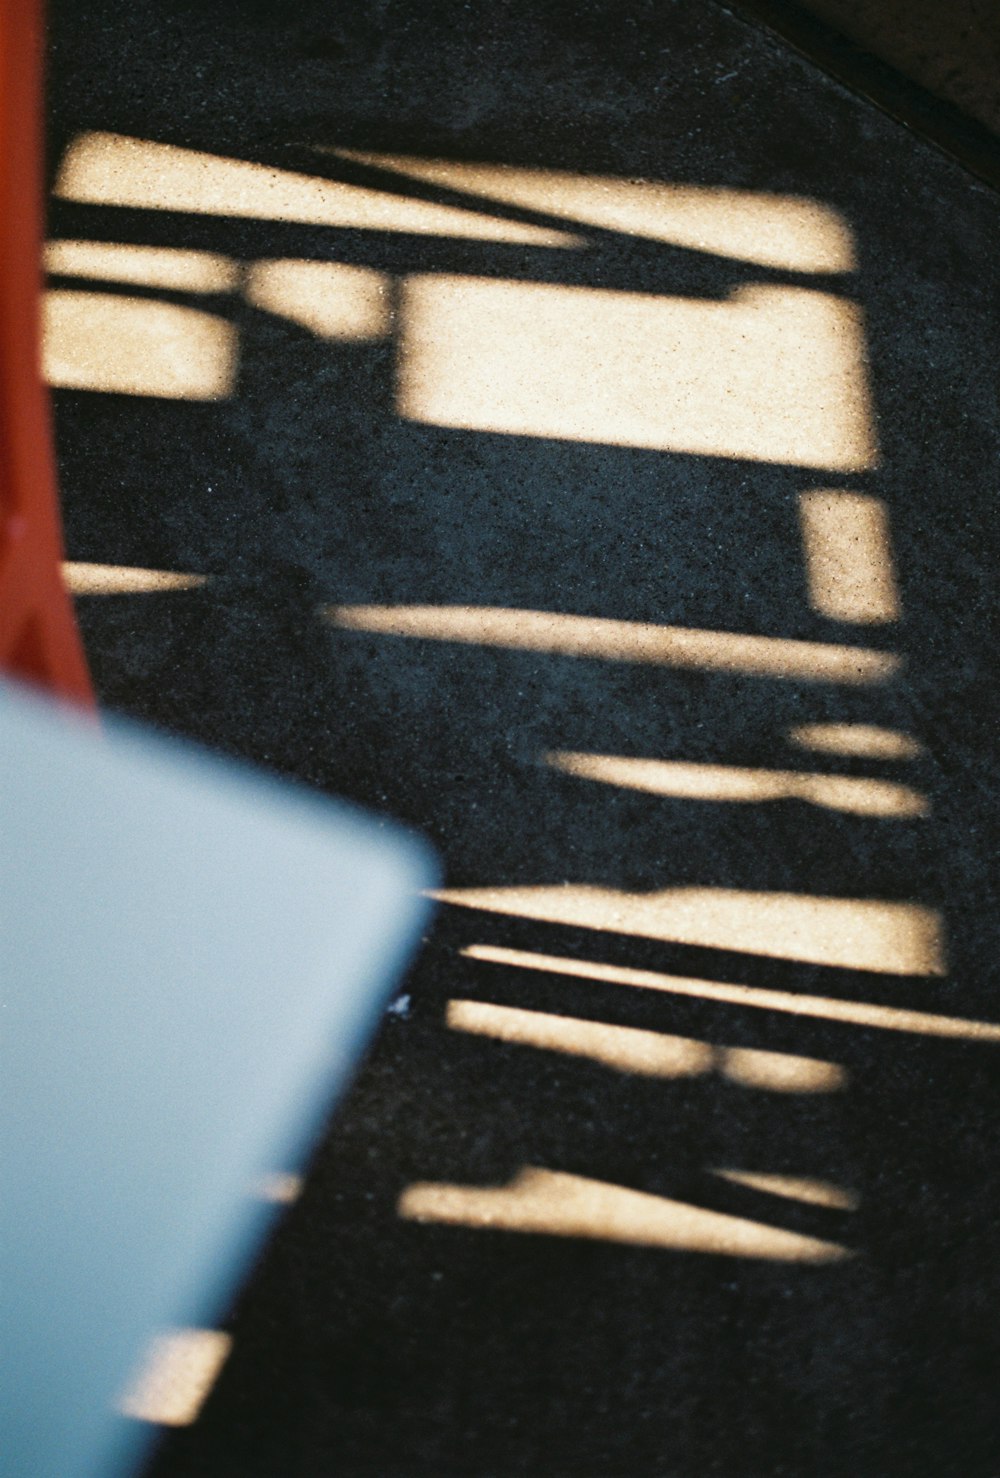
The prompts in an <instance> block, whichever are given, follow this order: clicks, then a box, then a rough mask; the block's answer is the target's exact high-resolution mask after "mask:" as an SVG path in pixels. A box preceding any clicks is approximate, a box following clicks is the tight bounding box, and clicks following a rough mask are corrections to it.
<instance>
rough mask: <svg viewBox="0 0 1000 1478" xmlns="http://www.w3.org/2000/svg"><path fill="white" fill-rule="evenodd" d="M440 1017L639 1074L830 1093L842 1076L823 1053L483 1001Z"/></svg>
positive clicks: (452, 1007) (455, 1026)
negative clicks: (731, 1043)
mask: <svg viewBox="0 0 1000 1478" xmlns="http://www.w3.org/2000/svg"><path fill="white" fill-rule="evenodd" d="M445 1021H446V1023H447V1025H448V1026H449V1027H450V1028H451V1029H452V1030H453V1031H462V1032H470V1033H472V1034H473V1035H474V1036H483V1037H491V1038H492V1039H493V1040H494V1041H499V1042H509V1043H511V1044H512V1045H516V1046H521V1047H535V1048H539V1049H541V1050H543V1051H547V1052H563V1053H565V1054H567V1055H568V1056H570V1057H585V1058H589V1059H590V1060H591V1061H592V1062H598V1063H601V1064H602V1065H603V1066H605V1067H610V1068H613V1069H615V1070H616V1071H618V1072H623V1073H634V1074H636V1075H637V1076H639V1077H651V1078H695V1077H703V1076H705V1075H707V1074H710V1073H717V1074H718V1075H719V1076H720V1077H722V1078H726V1079H728V1080H730V1081H731V1082H733V1083H736V1084H738V1085H739V1086H741V1087H744V1088H756V1089H760V1090H761V1091H764V1092H772V1093H832V1092H835V1091H836V1090H837V1089H840V1088H843V1087H844V1085H845V1083H846V1081H847V1074H846V1073H845V1071H844V1069H843V1068H842V1067H841V1066H840V1065H839V1064H838V1063H835V1062H824V1061H823V1060H822V1059H821V1058H816V1057H798V1056H795V1055H794V1054H793V1053H787V1052H762V1051H758V1050H757V1049H756V1048H753V1047H717V1046H714V1045H713V1044H712V1043H710V1042H699V1041H697V1040H694V1039H693V1038H690V1037H676V1036H670V1035H668V1034H667V1033H666V1032H654V1031H644V1030H639V1029H637V1028H635V1027H630V1026H611V1025H609V1024H608V1023H607V1022H603V1021H588V1020H585V1019H582V1018H580V1017H575V1016H558V1015H554V1014H549V1013H547V1012H544V1011H528V1010H524V1009H523V1008H521V1007H519V1006H496V1005H494V1004H493V1003H492V1002H489V1001H449V1002H448V1006H447V1010H446V1013H445Z"/></svg>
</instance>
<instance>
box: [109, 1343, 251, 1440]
mask: <svg viewBox="0 0 1000 1478" xmlns="http://www.w3.org/2000/svg"><path fill="white" fill-rule="evenodd" d="M232 1343H233V1342H232V1339H231V1338H230V1337H229V1335H228V1334H223V1333H221V1331H220V1330H218V1329H174V1330H171V1331H170V1332H169V1333H168V1334H162V1335H160V1336H158V1337H157V1338H156V1339H155V1340H154V1341H153V1342H152V1344H151V1345H150V1347H149V1349H148V1350H147V1352H146V1356H145V1359H144V1360H143V1363H142V1365H141V1367H140V1369H139V1370H138V1371H137V1373H136V1375H135V1377H134V1379H133V1381H132V1383H131V1384H130V1385H129V1388H128V1390H127V1391H126V1392H125V1395H124V1396H123V1397H122V1399H121V1401H120V1402H119V1410H120V1411H121V1413H122V1415H123V1416H130V1417H133V1418H134V1419H135V1420H136V1421H143V1422H155V1423H157V1425H159V1426H164V1427H186V1426H189V1425H190V1424H191V1423H192V1422H193V1421H194V1420H195V1418H196V1417H197V1415H198V1413H199V1412H200V1410H201V1408H202V1406H203V1405H204V1403H205V1400H206V1398H207V1396H208V1393H209V1392H210V1391H211V1389H212V1387H213V1385H214V1384H215V1382H216V1380H217V1379H218V1376H219V1372H220V1371H221V1369H222V1367H223V1365H224V1364H225V1362H226V1360H227V1358H228V1356H229V1352H230V1350H231V1348H232Z"/></svg>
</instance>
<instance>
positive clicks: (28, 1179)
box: [0, 685, 435, 1478]
mask: <svg viewBox="0 0 1000 1478" xmlns="http://www.w3.org/2000/svg"><path fill="white" fill-rule="evenodd" d="M0 766H2V770H0V1000H2V1004H3V1011H2V1016H0V1026H2V1031H3V1038H2V1063H0V1069H2V1083H0V1092H2V1095H3V1115H2V1120H0V1134H2V1142H0V1154H2V1167H3V1168H2V1187H0V1230H2V1235H3V1243H2V1267H0V1272H2V1284H0V1320H2V1329H0V1341H2V1356H3V1365H2V1377H0V1380H2V1400H0V1427H2V1435H0V1469H2V1471H3V1473H4V1474H5V1475H6V1478H78V1475H79V1478H93V1475H95V1474H98V1475H101V1478H103V1475H106V1474H117V1473H119V1472H121V1471H123V1470H127V1469H128V1468H129V1467H130V1466H131V1465H132V1464H133V1463H134V1462H135V1461H136V1460H137V1459H138V1457H140V1456H141V1450H140V1448H141V1438H142V1433H143V1426H142V1424H141V1423H139V1422H127V1421H125V1420H124V1419H123V1418H121V1417H118V1416H116V1415H115V1412H114V1402H115V1398H116V1396H117V1395H118V1394H119V1393H120V1392H121V1390H122V1388H123V1385H124V1383H125V1382H126V1380H127V1378H128V1376H129V1373H130V1372H131V1371H132V1370H133V1369H134V1367H135V1364H136V1362H137V1360H138V1359H139V1357H140V1356H141V1354H142V1351H143V1349H144V1347H145V1346H146V1343H147V1341H148V1338H149V1337H150V1336H151V1335H152V1334H154V1333H156V1332H158V1331H160V1330H162V1329H164V1328H167V1327H170V1326H177V1325H184V1324H199V1323H200V1324H204V1323H205V1322H209V1323H210V1322H211V1320H212V1318H213V1316H217V1315H218V1313H219V1311H220V1309H221V1308H223V1307H224V1304H225V1300H226V1298H227V1296H231V1295H232V1292H233V1290H234V1287H235V1286H236V1285H237V1283H238V1280H239V1277H240V1275H241V1274H242V1273H244V1272H245V1271H246V1269H247V1264H248V1260H249V1258H250V1257H251V1256H252V1254H253V1252H254V1251H255V1249H256V1248H257V1246H258V1245H259V1242H260V1239H261V1237H262V1235H263V1233H264V1232H265V1230H266V1226H267V1221H268V1219H269V1217H271V1216H273V1214H274V1208H273V1207H269V1206H268V1205H267V1204H266V1203H265V1202H263V1201H261V1200H260V1199H259V1198H258V1199H255V1198H254V1196H253V1195H252V1193H251V1192H252V1187H253V1186H254V1184H255V1182H257V1181H259V1179H260V1178H261V1177H262V1176H265V1175H267V1174H268V1173H269V1172H274V1171H276V1170H281V1171H287V1170H290V1169H295V1168H297V1167H298V1166H300V1165H301V1163H302V1161H303V1157H304V1155H305V1154H306V1152H307V1150H308V1148H309V1145H310V1142H311V1138H312V1136H313V1135H314V1134H315V1133H316V1132H317V1130H318V1129H319V1127H320V1126H321V1125H322V1123H323V1121H324V1119H325V1116H326V1114H327V1113H328V1111H329V1109H330V1107H331V1105H332V1103H333V1101H334V1098H335V1097H336V1094H337V1092H338V1090H339V1089H341V1088H342V1087H343V1086H344V1083H345V1080H346V1077H347V1075H348V1073H349V1071H350V1068H351V1065H352V1064H353V1063H354V1062H355V1060H356V1058H357V1056H358V1054H359V1052H360V1051H361V1049H362V1047H363V1046H364V1044H365V1042H366V1039H367V1037H368V1035H369V1034H370V1032H371V1030H372V1028H373V1026H374V1024H375V1022H376V1020H377V1018H378V1015H379V1013H380V1011H381V1010H382V1008H383V1007H384V1004H385V1001H386V998H387V996H388V995H389V993H390V992H391V990H392V988H393V986H394V985H395V984H396V982H397V979H398V977H399V974H400V971H401V969H402V967H403V964H404V962H405V958H406V956H407V953H408V951H409V950H410V948H411V947H412V945H413V944H414V943H415V940H416V938H417V936H418V933H419V929H420V926H421V923H422V922H423V920H424V918H425V914H426V909H427V904H426V902H425V901H424V899H423V898H422V896H421V891H422V890H423V889H426V888H427V887H428V886H430V885H431V884H432V883H433V881H434V876H435V869H434V863H433V859H432V857H431V854H430V852H429V850H428V849H427V848H425V847H424V845H423V844H422V843H420V842H419V841H417V840H415V839H414V838H413V837H411V836H410V835H408V834H406V833H404V832H403V831H401V830H399V829H397V828H396V827H395V826H393V825H391V824H388V823H383V822H381V821H380V820H377V819H376V818H372V817H369V816H367V815H365V814H364V813H363V812H360V811H357V810H355V809H353V808H351V807H349V806H347V805H342V804H339V803H335V802H332V801H329V800H326V799H324V798H322V797H319V796H317V795H314V794H312V793H310V792H308V791H306V790H303V789H300V788H299V787H297V786H293V785H290V784H289V785H286V784H283V783H279V782H277V781H273V780H270V779H266V778H262V777H261V776H259V775H258V774H256V773H254V772H253V771H250V770H247V769H246V768H244V767H242V766H238V765H235V764H232V765H230V764H227V763H224V762H222V761H220V760H217V759H213V758H209V757H208V756H206V755H204V754H203V753H201V752H200V751H198V750H195V749H193V748H191V747H189V746H187V745H184V744H180V743H173V742H171V741H168V740H165V739H162V738H158V737H152V736H150V735H148V734H147V733H145V732H144V731H142V730H140V729H138V728H136V727H133V726H131V725H125V724H119V723H117V722H105V724H104V725H103V726H102V728H101V729H97V728H95V727H93V726H92V725H89V724H87V723H86V722H85V721H83V720H80V719H77V718H75V717H73V718H69V717H67V716H66V715H65V713H64V712H62V711H56V710H54V709H52V708H51V707H50V706H49V705H48V703H47V702H44V701H43V700H41V699H39V698H36V697H27V696H26V695H25V694H24V693H23V692H22V691H20V690H15V689H14V688H12V687H10V686H7V685H3V686H0Z"/></svg>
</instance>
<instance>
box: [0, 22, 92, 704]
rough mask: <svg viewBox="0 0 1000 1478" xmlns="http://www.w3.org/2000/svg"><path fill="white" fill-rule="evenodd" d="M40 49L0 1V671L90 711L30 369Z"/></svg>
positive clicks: (47, 433) (35, 344)
mask: <svg viewBox="0 0 1000 1478" xmlns="http://www.w3.org/2000/svg"><path fill="white" fill-rule="evenodd" d="M43 49H44V28H43V18H42V9H41V5H40V4H39V3H38V0H0V668H3V669H5V670H6V671H7V672H9V673H12V674H14V675H15V676H18V677H21V678H25V679H27V680H29V681H31V682H35V683H39V684H41V685H43V686H45V687H47V688H49V689H50V690H51V691H52V692H54V693H56V694H58V695H60V696H61V697H64V698H69V699H72V700H75V701H76V702H77V703H82V704H84V705H85V706H87V707H93V705H94V695H93V689H92V687H91V683H90V676H89V674H88V671H87V663H86V659H85V658H84V655H83V647H82V645H81V642H80V635H79V632H78V630H77V626H76V619H75V617H74V614H73V605H72V601H71V598H70V596H69V594H68V593H67V591H66V588H65V586H64V585H63V581H62V575H61V564H62V559H63V545H62V530H61V524H60V518H59V503H58V492H57V485H56V473H55V457H54V453H53V447H52V426H51V413H50V406H49V396H48V391H47V389H46V387H45V385H44V383H43V381H42V376H41V368H40V363H41V355H40V328H39V317H40V315H39V305H40V301H41V298H40V290H41V249H42V232H43V209H42V180H43V168H42V64H43Z"/></svg>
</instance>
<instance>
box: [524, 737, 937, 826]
mask: <svg viewBox="0 0 1000 1478" xmlns="http://www.w3.org/2000/svg"><path fill="white" fill-rule="evenodd" d="M545 758H546V760H547V762H548V764H549V765H551V766H552V768H553V769H556V770H562V771H563V772H564V773H565V774H567V775H576V776H578V777H579V778H580V779H584V780H597V781H600V782H602V783H603V784H605V785H619V786H623V787H624V788H626V789H629V790H641V791H644V792H646V793H647V794H648V795H659V796H669V797H671V798H675V799H680V800H699V801H718V802H722V801H726V802H731V803H754V802H763V801H782V800H797V801H806V802H808V803H809V804H810V805H813V806H822V807H824V808H826V809H827V810H831V811H844V812H846V813H847V814H848V815H854V816H883V817H889V816H895V817H898V818H900V819H902V818H909V817H913V816H924V815H926V814H927V812H928V810H929V807H928V804H927V801H926V800H925V799H924V797H923V796H922V795H918V793H917V792H916V791H915V790H911V789H910V788H909V786H906V785H899V784H898V783H896V782H895V781H892V780H872V779H869V778H868V777H866V776H856V775H814V774H810V773H808V772H804V771H800V770H765V769H747V768H745V767H743V766H739V765H709V764H689V763H687V762H685V761H681V760H650V759H633V758H631V757H629V756H626V755H614V754H579V753H575V752H572V751H556V752H554V753H552V754H548V755H546V757H545Z"/></svg>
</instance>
